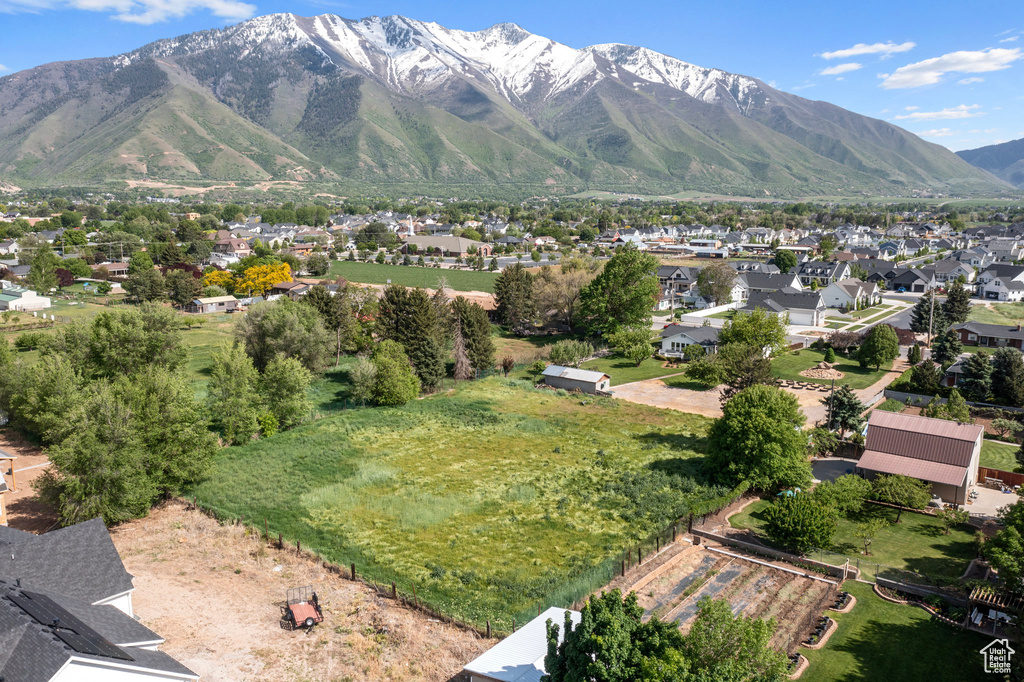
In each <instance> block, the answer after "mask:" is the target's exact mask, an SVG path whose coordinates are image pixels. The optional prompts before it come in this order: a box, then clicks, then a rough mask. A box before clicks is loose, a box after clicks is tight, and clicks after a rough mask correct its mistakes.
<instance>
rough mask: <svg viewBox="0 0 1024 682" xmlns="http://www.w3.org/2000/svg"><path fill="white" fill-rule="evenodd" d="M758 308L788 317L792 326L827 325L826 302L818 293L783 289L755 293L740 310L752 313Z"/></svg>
mask: <svg viewBox="0 0 1024 682" xmlns="http://www.w3.org/2000/svg"><path fill="white" fill-rule="evenodd" d="M758 308H761V309H763V310H767V311H768V312H769V313H772V314H774V315H788V316H789V324H792V325H802V326H808V327H820V326H822V325H824V324H825V310H826V306H825V301H824V300H823V299H822V297H821V292H818V291H797V290H796V289H782V290H780V291H772V292H760V293H754V294H751V295H750V298H749V299H747V305H745V306H743V307H742V308H739V310H741V311H744V312H752V311H754V310H757V309H758Z"/></svg>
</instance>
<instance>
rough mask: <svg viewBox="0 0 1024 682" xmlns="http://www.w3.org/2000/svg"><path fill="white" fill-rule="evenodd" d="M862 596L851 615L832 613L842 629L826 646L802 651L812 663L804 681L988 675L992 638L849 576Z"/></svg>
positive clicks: (850, 586)
mask: <svg viewBox="0 0 1024 682" xmlns="http://www.w3.org/2000/svg"><path fill="white" fill-rule="evenodd" d="M843 589H845V590H846V591H848V592H849V593H850V594H852V595H853V596H854V597H856V599H857V604H856V606H854V607H853V610H852V611H850V612H849V613H834V612H830V613H829V614H828V615H829V616H830V617H832V618H834V619H835V620H836V621H837V622H838V624H839V627H838V629H837V630H836V631H835V633H833V634H832V637H830V638H829V640H828V642H827V643H826V644H825V646H824V647H823V648H821V649H817V650H810V649H800V653H802V654H803V655H804V656H806V657H807V659H808V660H809V661H810V667H809V668H808V669H807V671H806V672H805V673H804V674H803V675H801V677H800V681H801V682H869V681H874V680H893V681H894V682H895V681H896V680H898V681H899V682H962V681H966V680H982V679H985V678H986V677H994V676H992V675H985V672H984V666H983V661H982V658H981V654H980V653H979V651H980V649H981V648H982V647H984V646H985V645H986V644H988V643H989V642H990V641H991V637H985V636H984V635H980V634H978V633H975V632H971V631H967V630H960V629H958V628H954V627H951V626H948V625H944V624H943V623H941V622H939V621H937V620H934V619H933V618H932V617H931V616H930V615H929V614H928V613H927V612H926V611H925V610H924V609H921V608H918V607H916V606H909V605H905V604H893V603H891V602H887V601H885V600H883V599H881V598H880V597H879V596H878V595H876V594H875V593H874V591H873V590H872V589H871V586H870V585H867V584H864V583H859V582H856V581H853V580H848V581H846V582H845V583H844V584H843Z"/></svg>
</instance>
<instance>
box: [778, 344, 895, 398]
mask: <svg viewBox="0 0 1024 682" xmlns="http://www.w3.org/2000/svg"><path fill="white" fill-rule="evenodd" d="M794 353H797V354H794ZM824 360H825V352H824V351H820V350H817V349H816V348H804V349H803V350H801V351H799V352H797V351H787V352H785V353H783V354H782V355H779V356H777V357H775V358H774V359H773V360H772V374H774V375H775V376H776V377H778V378H779V379H789V380H790V381H808V382H812V383H816V384H831V383H832V380H831V379H812V378H810V377H805V376H801V375H800V372H803V371H804V370H807V369H810V368H812V367H816V366H817V364H818V363H819V362H823V361H824ZM891 367H892V363H891V362H890V363H886V364H885V365H882V369H881V370H879V371H877V372H876V371H875V368H874V367H870V368H868V369H864V368H862V367H861V366H860V364H859V363H858V362H857V361H856V360H854V359H847V358H845V357H843V355H842V354H840V353H836V363H835V365H833V368H834V369H837V370H839V371H840V372H842V373H843V378H842V379H837V380H836V386H842V385H843V384H849V386H850V388H852V389H861V388H867V387H868V386H870V385H871V384H873V383H875V382H876V381H878V380H879V379H881V378H882V377H884V376H885V374H886V372H887V371H888V370H889V369H890V368H891Z"/></svg>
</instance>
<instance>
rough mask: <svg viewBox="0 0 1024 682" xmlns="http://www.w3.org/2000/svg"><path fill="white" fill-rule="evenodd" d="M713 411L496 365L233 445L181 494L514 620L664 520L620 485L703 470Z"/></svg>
mask: <svg viewBox="0 0 1024 682" xmlns="http://www.w3.org/2000/svg"><path fill="white" fill-rule="evenodd" d="M708 422H709V420H707V419H705V418H703V417H699V416H695V415H686V414H682V413H678V412H673V411H670V410H658V409H654V408H648V407H645V406H642V405H635V404H631V403H625V402H619V401H615V400H611V399H597V400H593V399H590V400H587V401H586V403H585V404H584V403H583V401H580V399H579V398H577V397H573V396H560V395H558V394H555V393H552V392H550V391H538V390H536V389H533V388H532V387H529V386H528V385H526V384H524V383H523V382H518V381H509V380H505V379H500V378H496V377H492V378H489V379H483V380H480V381H476V382H468V383H465V384H463V385H461V386H460V387H459V388H458V389H457V390H456V391H454V392H450V393H447V394H442V395H437V396H434V397H430V398H426V399H423V400H416V401H413V402H412V403H410V404H408V405H406V406H404V407H401V408H367V409H358V410H348V411H344V412H342V413H340V414H338V415H336V416H332V417H327V418H324V419H321V420H319V421H316V422H314V423H312V424H308V425H304V426H301V427H299V428H296V429H294V430H292V431H287V432H284V433H279V434H277V435H276V436H274V437H272V438H269V439H265V440H262V441H259V442H256V443H253V444H250V445H247V446H244V447H233V448H226V449H224V450H222V451H221V452H220V453H219V455H218V456H217V459H216V461H215V463H214V466H213V469H212V471H211V472H210V475H209V478H208V480H206V481H205V482H204V483H202V484H200V485H198V486H197V487H196V488H195V489H194V490H191V491H188V494H189V495H196V496H197V497H198V498H199V500H200V502H201V503H203V504H206V505H208V506H212V507H214V508H215V509H216V510H218V512H219V513H221V514H222V515H224V516H227V517H235V518H237V517H239V516H241V515H243V514H244V515H245V518H246V519H247V520H249V521H250V522H255V523H257V524H258V525H261V526H262V520H263V519H267V521H268V523H269V526H270V529H271V532H272V533H278V532H279V533H282V534H283V535H284V537H285V538H287V539H289V540H292V541H294V540H296V539H297V540H300V541H301V542H302V546H303V548H307V549H310V550H313V551H316V552H317V553H319V554H320V555H322V556H324V557H326V558H327V559H328V560H330V561H333V562H337V563H339V564H343V565H346V566H347V565H348V564H349V563H352V562H354V563H355V564H356V566H357V570H358V571H359V572H361V573H362V574H363V575H366V576H368V577H371V578H373V579H374V580H377V581H379V582H382V583H384V584H389V583H390V581H392V580H394V581H396V582H397V584H398V586H399V588H400V589H401V590H402V591H403V592H405V593H411V590H412V586H413V585H415V587H416V590H417V594H418V595H419V598H420V599H424V600H426V601H427V602H429V603H431V604H434V605H436V606H438V607H440V608H442V609H443V610H444V611H445V612H446V613H449V614H452V613H454V614H456V615H458V616H460V617H462V618H466V619H469V620H472V621H473V622H476V623H483V622H484V621H485V620H486V619H490V620H491V622H492V624H493V625H495V626H497V627H499V628H500V629H501V630H502V631H507V630H508V629H509V628H510V626H511V619H512V618H513V617H515V618H516V619H517V621H518V622H519V623H523V622H525V619H526V618H529V617H532V616H535V615H536V610H537V605H538V604H541V605H544V606H547V605H551V604H559V605H563V606H567V605H569V604H570V603H571V602H572V601H573V600H574V599H576V598H578V597H579V596H581V595H584V594H586V593H587V592H589V591H590V590H593V589H597V588H599V587H601V586H602V585H604V584H605V583H606V581H607V579H608V578H609V577H610V575H611V572H614V570H615V568H617V567H618V564H617V563H616V564H615V566H611V563H612V562H613V561H614V558H615V557H616V556H617V555H618V554H619V553H620V552H621V551H622V550H623V549H624V548H626V547H630V546H635V544H636V542H637V541H638V540H639V539H641V538H646V537H648V536H649V534H650V533H652V532H654V531H655V530H658V529H656V528H654V527H651V526H650V524H649V523H645V522H642V521H639V520H627V518H626V517H625V516H624V515H623V514H622V511H623V510H624V509H627V508H629V507H630V500H629V499H626V498H624V497H623V496H622V495H623V493H621V492H615V491H613V490H612V486H615V485H616V484H618V483H619V482H620V481H622V479H623V477H624V476H625V475H627V474H629V473H630V472H637V473H644V472H647V471H649V470H652V469H658V470H662V471H668V472H679V473H683V474H696V473H697V472H698V471H699V465H700V459H701V456H700V454H699V452H700V451H702V450H703V447H704V441H703V434H704V433H705V432H706V428H707V425H708ZM630 518H631V519H633V518H634V517H630Z"/></svg>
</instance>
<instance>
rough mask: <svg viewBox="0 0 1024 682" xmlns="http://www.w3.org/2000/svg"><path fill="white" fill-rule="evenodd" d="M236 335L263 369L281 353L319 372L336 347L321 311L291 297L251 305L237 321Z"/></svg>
mask: <svg viewBox="0 0 1024 682" xmlns="http://www.w3.org/2000/svg"><path fill="white" fill-rule="evenodd" d="M235 337H236V338H237V339H238V340H239V341H241V342H242V344H243V346H244V348H245V352H246V353H248V355H249V357H251V358H252V360H253V364H254V365H255V366H256V369H257V370H259V371H263V370H265V369H266V367H267V365H268V364H269V363H270V361H271V360H272V359H273V358H274V357H276V356H278V355H280V356H283V357H289V358H296V359H297V360H299V361H300V362H301V363H302V364H303V366H305V367H306V369H308V370H309V371H311V372H316V371H319V370H320V369H322V368H323V367H324V366H325V365H326V364H327V361H328V358H329V357H330V353H331V350H332V349H333V347H334V343H333V340H332V339H331V337H330V336H329V335H328V334H327V331H326V330H325V329H324V325H323V322H322V321H321V320H320V315H319V314H318V313H317V311H316V310H315V309H313V307H312V306H307V305H303V304H301V303H296V302H294V301H292V300H291V299H289V298H280V299H278V300H276V301H263V302H261V303H257V304H256V305H253V306H251V307H250V308H249V311H248V313H247V314H246V315H245V317H243V318H242V319H240V320H239V321H238V322H237V323H236V324H235Z"/></svg>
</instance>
